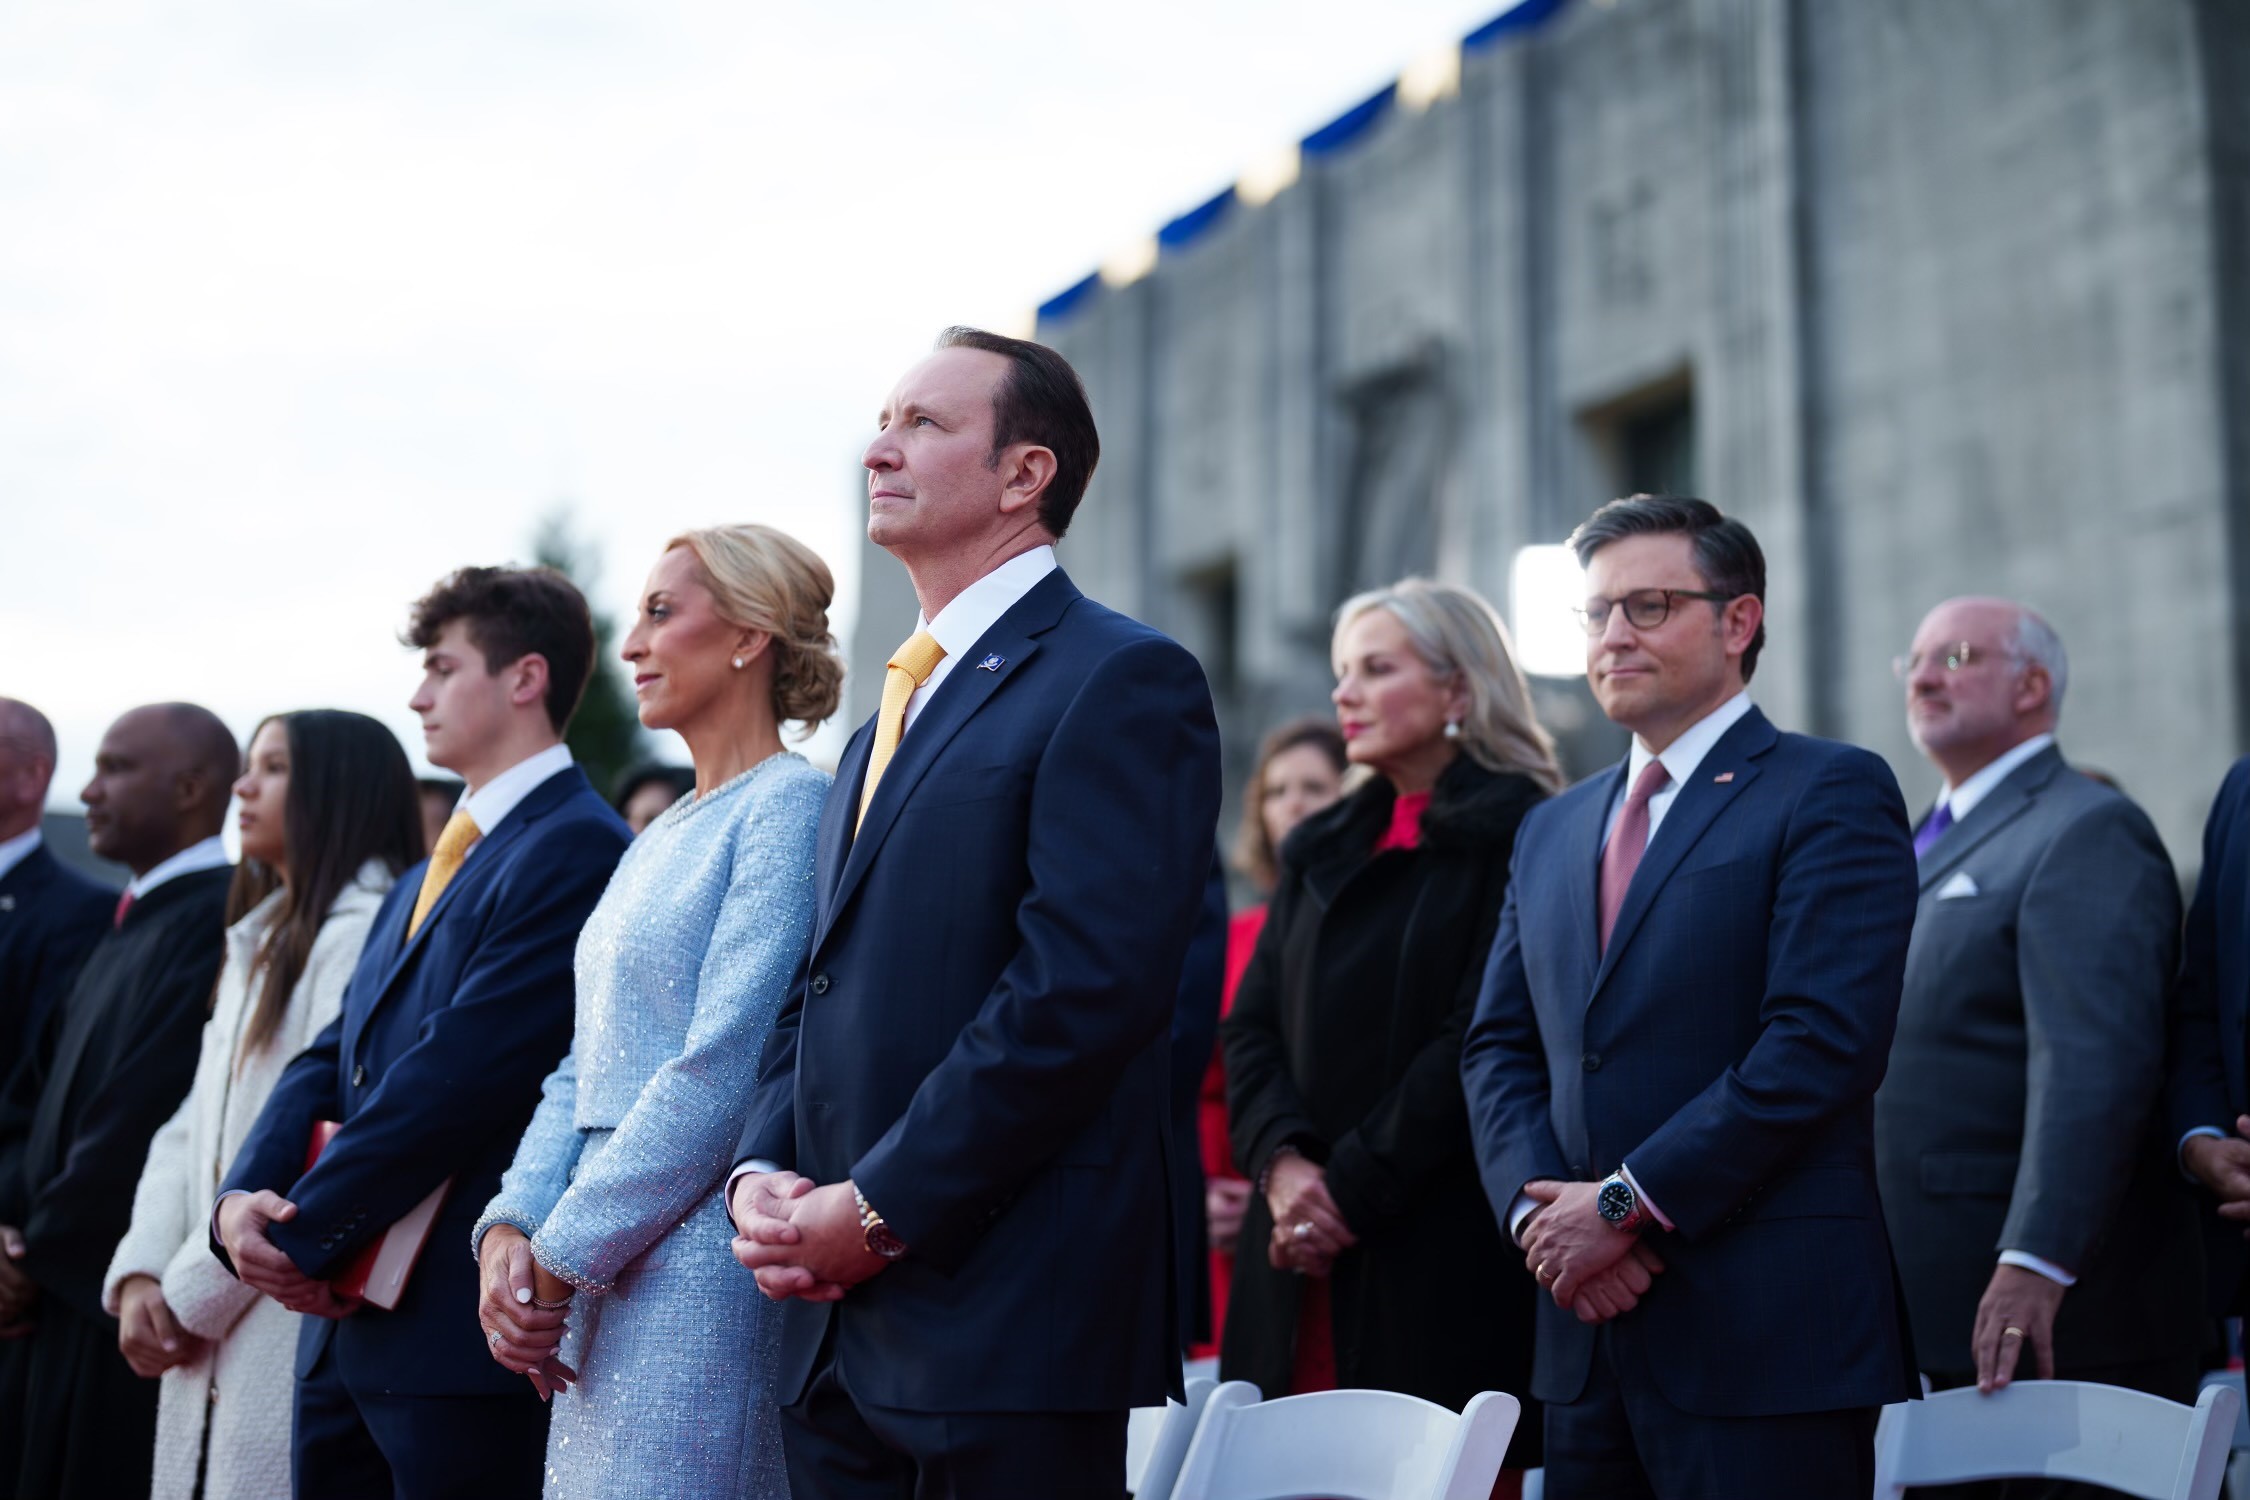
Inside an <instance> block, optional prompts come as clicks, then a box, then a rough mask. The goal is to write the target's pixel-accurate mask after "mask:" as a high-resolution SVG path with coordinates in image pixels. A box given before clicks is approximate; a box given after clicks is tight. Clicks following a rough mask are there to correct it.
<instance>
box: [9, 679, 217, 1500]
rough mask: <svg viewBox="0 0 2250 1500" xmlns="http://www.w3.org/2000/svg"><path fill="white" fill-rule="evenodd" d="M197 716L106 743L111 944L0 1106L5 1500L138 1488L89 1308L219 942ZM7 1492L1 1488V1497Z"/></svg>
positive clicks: (211, 795)
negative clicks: (114, 886) (21, 1332)
mask: <svg viewBox="0 0 2250 1500" xmlns="http://www.w3.org/2000/svg"><path fill="white" fill-rule="evenodd" d="M241 764H242V762H241V753H240V751H239V750H237V749H236V747H235V743H234V736H233V735H232V734H230V733H229V732H228V731H227V727H226V725H225V724H223V723H221V722H220V721H219V719H218V718H217V717H216V716H215V715H213V714H212V713H211V712H210V711H209V710H207V709H202V708H198V707H196V706H195V705H194V704H190V703H162V704H156V705H153V706H151V707H147V708H137V709H134V710H133V711H132V712H131V713H128V714H126V715H124V716H123V717H122V718H120V719H119V720H118V721H117V722H116V723H115V724H112V725H111V726H110V727H109V729H108V731H107V732H106V733H104V734H103V736H102V743H101V748H100V749H99V750H98V751H97V752H96V753H95V756H94V775H93V779H92V780H91V781H89V782H87V783H86V788H85V790H84V791H82V792H80V793H79V797H80V800H82V801H83V802H84V803H85V804H86V834H87V840H88V842H89V844H90V845H91V846H92V848H93V851H94V852H95V853H96V854H98V855H100V856H101V857H102V858H104V859H110V860H115V861H117V862H118V863H119V864H122V865H124V866H125V867H126V868H127V869H129V870H131V871H132V872H133V882H132V884H131V885H129V886H127V887H126V889H125V893H124V895H123V896H121V897H119V898H117V899H116V900H115V901H114V902H113V904H112V908H111V910H112V915H111V917H110V919H109V921H108V923H107V924H106V926H107V927H108V929H109V930H107V931H106V932H105V933H104V934H103V935H102V938H101V940H100V941H99V942H97V943H96V944H95V945H94V949H93V952H92V953H90V954H89V955H88V956H87V958H86V962H85V964H84V965H83V966H82V967H81V968H80V969H79V971H78V976H77V978H76V979H75V980H74V981H73V982H72V984H71V987H70V991H69V993H68V994H66V995H65V996H63V998H62V1000H61V1001H60V1002H59V1003H58V1004H57V1005H56V1006H55V1007H54V1009H53V1011H52V1012H51V1013H50V1014H49V1015H48V1016H47V1018H46V1020H45V1022H44V1024H43V1025H42V1026H41V1027H40V1031H39V1035H38V1037H37V1038H36V1039H35V1041H34V1042H33V1044H32V1046H31V1048H30V1050H29V1052H28V1054H27V1055H26V1056H25V1057H24V1059H23V1061H22V1063H21V1064H20V1065H19V1066H18V1067H17V1068H16V1069H15V1071H14V1072H13V1073H12V1074H11V1075H10V1076H9V1080H8V1085H7V1088H6V1090H5V1092H4V1093H0V1246H4V1247H5V1253H6V1255H7V1259H6V1260H5V1261H0V1324H8V1325H13V1326H15V1327H19V1328H20V1327H23V1326H25V1325H28V1326H29V1337H28V1338H27V1339H26V1340H25V1341H24V1342H23V1343H22V1344H21V1345H11V1346H9V1353H8V1355H7V1356H6V1358H5V1361H4V1363H5V1365H6V1369H4V1370H0V1448H11V1447H13V1445H15V1444H16V1443H17V1442H18V1441H19V1440H20V1442H21V1448H20V1450H17V1451H16V1452H14V1453H12V1454H10V1455H9V1456H11V1457H14V1458H15V1459H16V1460H17V1466H16V1467H14V1468H12V1469H9V1470H7V1471H5V1472H0V1493H12V1494H13V1495H15V1496H17V1497H18V1500H33V1497H62V1496H84V1497H87V1500H97V1497H98V1500H108V1497H110V1496H114V1495H130V1494H139V1493H145V1492H146V1491H147V1489H148V1486H149V1477H150V1465H151V1462H152V1460H153V1455H154V1451H155V1443H156V1386H155V1384H154V1382H152V1381H147V1380H143V1379H142V1378H141V1377H140V1376H138V1375H136V1374H134V1372H133V1369H132V1367H131V1366H130V1365H128V1364H127V1363H126V1362H125V1356H124V1355H123V1354H122V1353H121V1352H120V1351H119V1349H118V1345H117V1337H118V1329H117V1320H116V1319H115V1318H113V1317H111V1316H110V1315H109V1314H108V1313H107V1312H105V1311H104V1310H103V1308H102V1273H103V1271H104V1270H106V1269H107V1268H108V1265H109V1258H110V1255H111V1254H112V1253H113V1252H114V1251H115V1250H116V1249H117V1242H118V1241H119V1240H120V1239H123V1238H124V1236H125V1230H126V1226H127V1225H128V1224H129V1223H130V1222H131V1220H132V1215H133V1188H134V1185H135V1184H136V1183H138V1182H139V1181H140V1177H141V1167H142V1164H143V1163H145V1162H146V1161H147V1159H148V1143H149V1141H150V1139H151V1138H152V1137H153V1136H154V1135H155V1134H156V1131H157V1128H158V1127H159V1126H161V1125H162V1124H163V1123H164V1122H165V1121H166V1120H167V1119H169V1118H170V1117H171V1115H172V1112H173V1111H174V1110H175V1109H177V1108H179V1104H180V1101H181V1100H182V1099H184V1098H186V1097H187V1091H188V1085H189V1084H190V1083H191V1082H193V1080H194V1077H195V1058H196V1047H197V1041H198V1039H199V1038H200V1037H201V1036H202V1034H203V1021H204V1017H205V1016H206V1015H207V1014H208V1013H209V1010H210V1001H211V987H212V985H213V984H215V983H216V982H217V980H218V977H219V963H220V960H221V958H222V956H223V954H224V951H225V945H226V901H227V886H228V883H229V882H230V881H231V880H232V879H233V874H232V871H231V870H230V869H229V867H228V864H227V853H226V849H225V847H224V845H222V844H221V843H220V841H219V828H220V825H221V823H222V822H223V820H224V819H225V817H226V810H227V790H228V788H229V787H230V786H232V785H233V783H234V779H235V776H236V774H237V773H238V772H239V771H240V769H241ZM10 1485H13V1489H12V1490H11V1489H10V1488H9V1486H10Z"/></svg>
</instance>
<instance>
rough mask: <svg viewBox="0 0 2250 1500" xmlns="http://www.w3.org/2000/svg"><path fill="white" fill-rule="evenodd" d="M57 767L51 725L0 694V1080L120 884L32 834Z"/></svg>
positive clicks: (87, 945)
mask: <svg viewBox="0 0 2250 1500" xmlns="http://www.w3.org/2000/svg"><path fill="white" fill-rule="evenodd" d="M54 775H55V728H54V726H53V725H52V724H49V723H48V722H47V716H46V715H45V714H43V713H41V712H40V711H39V710H38V709H36V708H33V707H32V706H31V705H30V704H28V703H22V702H19V701H17V700H16V699H14V698H0V1079H4V1078H5V1076H6V1074H7V1073H8V1071H9V1069H10V1067H11V1066H12V1065H13V1064H14V1063H15V1062H16V1060H17V1059H19V1058H21V1057H22V1056H23V1055H24V1050H25V1049H26V1048H27V1047H29V1046H30V1045H31V1039H32V1038H33V1037H35V1036H37V1035H38V1034H39V1023H40V1021H41V1020H42V1019H43V1018H44V1017H45V1016H46V1014H47V1012H48V1010H49V1009H50V1008H52V1007H53V1005H54V1003H55V1001H56V999H57V998H58V997H60V996H61V995H62V994H63V992H64V991H66V990H68V989H69V988H70V982H71V980H73V979H75V978H76V977H77V976H78V966H79V965H80V964H82V963H84V962H85V961H86V955H87V954H88V953H89V952H91V951H92V950H93V946H94V944H95V942H96V941H98V940H99V939H100V937H101V935H102V934H103V933H105V932H107V931H109V926H110V923H109V916H110V910H111V908H113V907H115V906H116V905H117V892H115V891H113V890H110V889H109V888H108V887H107V886H103V885H100V884H97V883H96V882H94V881H91V880H88V879H87V878H86V877H85V876H83V875H81V874H79V873H78V872H77V871H76V870H73V869H71V868H70V867H68V866H67V865H65V864H63V862H62V861H60V860H58V859H56V858H55V857H54V855H52V854H50V853H48V852H47V849H46V846H45V845H44V844H43V843H42V842H41V839H40V834H39V818H40V814H41V813H42V812H44V811H45V809H46V806H47V786H48V784H49V783H50V782H51V781H53V779H54Z"/></svg>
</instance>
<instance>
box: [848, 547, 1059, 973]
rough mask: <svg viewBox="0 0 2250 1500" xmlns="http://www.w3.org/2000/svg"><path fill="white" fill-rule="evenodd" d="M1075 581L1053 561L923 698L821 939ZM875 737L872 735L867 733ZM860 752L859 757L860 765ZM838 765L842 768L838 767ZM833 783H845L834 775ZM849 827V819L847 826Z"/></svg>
mask: <svg viewBox="0 0 2250 1500" xmlns="http://www.w3.org/2000/svg"><path fill="white" fill-rule="evenodd" d="M1080 597H1081V596H1080V594H1079V592H1078V588H1077V586H1076V585H1075V584H1073V583H1072V582H1071V581H1070V579H1069V577H1068V576H1067V575H1066V574H1065V573H1064V572H1063V570H1062V569H1060V568H1057V569H1055V570H1054V571H1053V572H1051V573H1049V574H1048V575H1047V576H1046V577H1044V578H1042V579H1040V580H1039V581H1038V582H1037V583H1035V584H1033V585H1032V586H1031V590H1030V592H1028V593H1026V594H1025V595H1024V596H1023V597H1022V598H1021V599H1018V600H1017V601H1016V602H1015V603H1014V604H1013V605H1011V606H1009V609H1008V611H1007V613H1006V614H1003V615H1002V616H1001V617H1000V618H999V619H998V620H997V621H996V622H994V624H993V626H992V628H991V629H990V630H987V631H986V632H985V633H984V634H983V635H982V636H980V637H978V638H977V643H976V644H975V645H973V646H971V647H970V648H969V649H968V650H967V651H964V652H962V653H961V659H960V660H959V661H957V662H955V663H954V666H953V670H952V671H950V672H948V673H947V674H946V677H945V681H944V682H942V683H940V684H938V689H937V691H936V692H935V693H932V694H931V695H930V701H929V702H927V703H925V704H923V705H922V711H921V712H920V713H919V714H917V715H916V716H915V719H914V723H913V724H912V726H910V727H909V728H908V729H907V731H906V734H905V736H904V737H903V738H902V739H900V741H899V744H898V752H897V753H896V754H895V755H893V756H892V757H891V763H890V764H889V765H888V766H886V767H885V768H884V770H883V779H882V781H881V783H879V784H878V785H877V786H876V788H875V800H874V801H872V802H870V803H868V804H867V816H866V818H865V819H864V820H862V821H861V823H860V825H859V832H858V833H857V834H854V835H851V849H850V852H848V853H847V854H846V855H845V856H844V868H843V872H842V874H841V875H839V876H838V877H837V881H836V894H835V896H834V898H833V899H832V900H831V901H830V902H829V903H828V914H827V919H826V920H825V921H824V922H823V923H822V924H821V926H820V930H819V931H818V932H817V933H815V934H814V937H813V942H814V944H815V946H818V944H819V943H820V941H821V939H823V938H825V937H826V936H827V935H828V929H829V928H830V927H831V926H833V925H834V924H835V920H836V917H837V915H838V914H839V913H840V912H842V911H843V909H844V906H845V904H846V903H847V902H849V901H850V900H851V897H852V892H853V891H855V890H857V889H858V888H859V882H860V880H861V878H862V877H863V876H865V875H866V873H867V866H868V865H869V863H871V862H872V861H873V860H874V858H875V854H876V851H877V850H879V849H881V848H882V847H883V840H884V838H885V837H886V836H888V835H889V833H890V831H891V825H892V824H893V823H895V822H897V821H898V815H899V811H900V809H902V808H903V807H904V806H905V805H906V799H907V798H908V797H909V796H911V795H912V794H913V791H914V788H915V786H916V785H917V784H918V783H920V781H921V780H922V777H923V776H924V775H925V774H927V773H928V771H929V769H930V766H931V765H932V764H933V763H934V762H935V761H936V760H937V758H938V756H939V754H940V753H942V752H943V751H944V749H945V747H946V745H947V744H949V743H950V742H951V741H952V739H953V737H954V736H955V735H956V734H958V733H960V732H961V727H962V726H963V725H964V724H967V723H968V722H969V720H970V719H972V718H974V717H975V716H976V712H977V710H978V709H980V708H982V707H984V705H985V704H986V703H987V702H989V701H991V698H992V695H993V694H994V693H997V692H998V691H999V690H1000V687H1001V685H1002V684H1003V683H1005V682H1007V681H1008V680H1009V679H1011V678H1013V677H1014V676H1015V675H1016V674H1017V673H1018V672H1021V671H1022V670H1023V668H1024V665H1025V664H1026V663H1027V662H1029V661H1030V660H1031V658H1032V657H1033V656H1034V655H1036V654H1037V652H1038V650H1039V642H1038V640H1037V637H1039V636H1041V635H1044V634H1045V633H1046V632H1047V631H1048V630H1050V629H1052V628H1053V627H1054V625H1055V624H1056V622H1057V621H1059V620H1060V619H1061V618H1062V615H1063V611H1064V610H1066V609H1067V608H1069V607H1070V605H1071V603H1072V602H1073V601H1075V600H1077V599H1078V598H1080ZM995 657H997V658H998V663H997V665H994V666H991V667H987V666H986V665H985V662H986V661H987V660H989V659H991V658H995ZM870 742H872V736H870ZM864 764H865V756H864V755H863V756H862V766H863V767H864ZM841 769H842V768H841V767H839V771H841ZM864 780H865V773H864V770H862V773H861V775H860V776H858V777H855V778H854V781H855V786H854V789H853V792H852V795H851V800H850V803H849V804H848V807H847V811H846V813H845V816H846V818H847V819H849V818H850V817H852V816H855V815H856V814H857V812H858V809H859V795H858V789H857V785H856V783H857V782H861V781H864ZM838 784H839V785H841V784H842V777H841V776H840V775H839V777H838ZM847 826H848V825H847Z"/></svg>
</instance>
